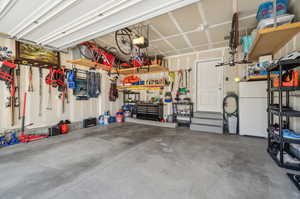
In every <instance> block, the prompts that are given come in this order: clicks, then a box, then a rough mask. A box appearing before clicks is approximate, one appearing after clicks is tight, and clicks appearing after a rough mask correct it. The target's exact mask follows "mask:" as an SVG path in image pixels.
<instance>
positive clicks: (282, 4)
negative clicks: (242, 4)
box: [256, 0, 289, 22]
mask: <svg viewBox="0 0 300 199" xmlns="http://www.w3.org/2000/svg"><path fill="white" fill-rule="evenodd" d="M288 6H289V1H288V0H277V16H279V15H284V14H287V11H288ZM273 16H274V14H273V2H272V1H267V2H264V3H262V4H261V5H260V6H259V8H258V11H257V14H256V20H257V22H259V21H261V20H262V19H267V18H271V17H273Z"/></svg>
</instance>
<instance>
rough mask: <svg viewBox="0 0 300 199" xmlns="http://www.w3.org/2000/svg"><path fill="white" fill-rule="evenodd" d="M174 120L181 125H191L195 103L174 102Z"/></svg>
mask: <svg viewBox="0 0 300 199" xmlns="http://www.w3.org/2000/svg"><path fill="white" fill-rule="evenodd" d="M172 108H173V122H176V123H177V124H178V125H179V126H188V127H189V126H190V124H191V122H192V117H193V109H194V108H193V103H191V102H176V103H173V104H172Z"/></svg>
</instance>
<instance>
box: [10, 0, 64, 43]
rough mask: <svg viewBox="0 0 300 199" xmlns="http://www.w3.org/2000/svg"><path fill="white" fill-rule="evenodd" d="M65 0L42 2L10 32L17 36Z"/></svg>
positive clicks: (11, 34)
mask: <svg viewBox="0 0 300 199" xmlns="http://www.w3.org/2000/svg"><path fill="white" fill-rule="evenodd" d="M62 1H63V0H47V1H45V2H44V3H42V4H41V6H39V7H38V8H37V9H36V10H35V11H34V12H32V13H31V14H29V15H28V16H27V17H25V18H24V19H23V20H22V21H21V22H20V23H19V24H18V25H16V26H15V27H14V28H13V29H12V30H11V31H10V32H9V33H8V34H9V35H10V37H12V38H13V37H15V36H16V35H17V34H18V33H20V32H21V31H23V30H24V29H25V28H27V27H28V26H30V25H31V24H33V23H36V22H37V21H38V19H39V18H41V17H42V16H43V15H45V14H47V13H48V12H50V11H51V10H52V9H53V8H54V7H56V6H57V5H58V4H60V3H61V2H62Z"/></svg>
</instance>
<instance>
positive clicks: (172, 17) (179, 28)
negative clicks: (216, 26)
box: [168, 12, 195, 51]
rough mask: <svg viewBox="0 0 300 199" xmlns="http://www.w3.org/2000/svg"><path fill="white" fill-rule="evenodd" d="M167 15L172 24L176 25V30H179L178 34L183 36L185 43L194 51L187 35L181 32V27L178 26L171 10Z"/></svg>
mask: <svg viewBox="0 0 300 199" xmlns="http://www.w3.org/2000/svg"><path fill="white" fill-rule="evenodd" d="M168 16H169V17H170V19H171V21H172V22H173V24H174V25H175V26H176V28H177V30H178V31H179V32H180V35H181V36H182V37H183V39H184V40H185V42H186V43H187V45H188V46H189V47H190V48H192V49H193V51H195V48H194V47H193V45H192V43H191V41H190V39H189V38H188V37H187V35H186V34H184V33H183V30H182V28H181V27H180V25H179V24H178V22H177V20H176V18H175V17H174V15H173V13H172V12H169V13H168Z"/></svg>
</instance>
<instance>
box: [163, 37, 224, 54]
mask: <svg viewBox="0 0 300 199" xmlns="http://www.w3.org/2000/svg"><path fill="white" fill-rule="evenodd" d="M227 42H228V41H227V40H224V41H218V42H212V43H211V44H212V45H216V44H222V43H226V44H227ZM203 46H207V47H208V46H209V44H208V43H206V44H200V45H195V46H194V48H198V47H203ZM187 49H190V48H180V49H178V50H187ZM170 52H173V50H170V51H166V52H165V53H170Z"/></svg>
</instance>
